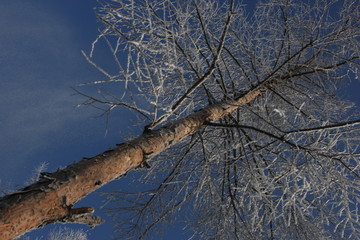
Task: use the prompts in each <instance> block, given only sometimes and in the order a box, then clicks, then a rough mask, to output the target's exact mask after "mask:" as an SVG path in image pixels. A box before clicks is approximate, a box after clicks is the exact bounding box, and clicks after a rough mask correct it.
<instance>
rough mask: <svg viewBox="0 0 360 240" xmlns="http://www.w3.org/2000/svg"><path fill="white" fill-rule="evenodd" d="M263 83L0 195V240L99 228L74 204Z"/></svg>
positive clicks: (247, 98) (89, 210) (252, 95)
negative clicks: (57, 229) (74, 225)
mask: <svg viewBox="0 0 360 240" xmlns="http://www.w3.org/2000/svg"><path fill="white" fill-rule="evenodd" d="M269 84H271V82H270V81H266V82H263V83H262V84H260V85H259V86H258V87H256V88H253V89H252V90H251V91H249V92H248V93H247V94H245V95H243V96H241V97H240V98H238V99H237V100H233V101H226V102H222V103H217V104H213V105H209V106H207V107H205V108H204V109H202V110H200V111H197V112H195V113H193V114H190V115H188V116H187V117H185V118H182V119H180V120H177V121H175V122H173V123H170V124H168V125H165V126H163V127H161V128H159V129H157V130H153V131H149V132H146V133H144V134H143V135H141V136H139V137H137V138H136V139H134V140H131V141H129V142H125V143H122V144H119V145H117V147H116V148H114V149H110V150H107V151H105V152H103V153H101V154H99V155H97V156H95V157H92V158H89V159H83V160H81V161H79V162H76V163H74V164H71V165H69V166H67V167H66V168H64V169H59V170H57V171H56V172H53V173H42V175H41V176H40V180H39V181H37V182H36V183H34V184H32V185H29V186H27V187H25V188H22V189H20V190H19V191H17V192H14V193H11V194H9V195H6V196H4V197H2V198H1V199H0V239H2V240H8V239H12V238H15V237H18V236H21V235H23V234H24V233H26V232H28V231H30V230H32V229H35V228H39V227H41V226H44V225H47V224H50V223H54V222H79V223H86V224H88V225H90V226H94V225H97V224H100V223H102V222H103V221H102V220H101V219H100V218H98V217H96V216H92V215H91V213H92V212H93V209H92V208H90V207H83V208H75V209H73V208H72V206H73V204H75V203H76V202H77V201H79V200H80V199H82V198H83V197H85V196H86V195H87V194H89V193H91V192H93V191H95V190H96V189H98V188H99V187H100V186H102V185H104V184H106V183H108V182H110V181H112V180H114V179H116V178H118V177H119V176H121V175H123V174H125V173H126V172H128V171H129V170H131V169H134V168H136V167H138V166H139V165H140V164H141V163H142V162H144V161H146V159H150V158H152V157H153V156H155V155H157V154H159V153H161V152H162V151H164V150H165V149H167V148H169V147H170V146H172V145H174V144H176V143H177V142H179V141H181V140H182V139H184V138H185V137H187V136H189V135H191V134H192V133H194V132H196V131H197V130H198V129H199V128H200V127H201V126H202V125H203V124H204V123H206V122H211V121H215V120H217V119H220V118H221V117H223V116H225V115H227V114H229V113H231V112H232V111H234V110H235V109H237V108H238V107H239V106H242V105H244V104H247V103H249V102H251V101H252V100H253V99H254V98H256V97H257V96H259V95H260V94H261V93H262V92H264V91H265V90H266V87H267V86H269Z"/></svg>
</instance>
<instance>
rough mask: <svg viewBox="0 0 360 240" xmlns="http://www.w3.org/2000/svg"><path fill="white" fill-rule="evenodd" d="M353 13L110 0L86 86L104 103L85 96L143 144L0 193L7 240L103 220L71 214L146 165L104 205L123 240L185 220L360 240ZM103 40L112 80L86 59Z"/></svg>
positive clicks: (226, 231) (339, 8)
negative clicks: (127, 125) (118, 114)
mask: <svg viewBox="0 0 360 240" xmlns="http://www.w3.org/2000/svg"><path fill="white" fill-rule="evenodd" d="M359 6H360V4H359V1H358V0H341V1H340V0H315V1H311V2H310V1H309V2H305V1H295V0H294V1H292V0H276V1H275V0H268V1H260V2H259V3H258V5H257V8H256V10H255V12H254V14H252V15H246V11H245V10H246V9H245V8H244V7H243V6H242V5H241V4H239V3H238V2H237V1H234V0H229V1H225V2H219V1H215V0H116V1H111V2H109V3H103V5H102V6H101V7H100V8H99V9H98V10H99V11H98V18H99V20H100V21H101V22H102V23H103V24H104V29H103V30H102V31H101V33H100V35H99V37H98V39H96V41H95V42H94V44H93V49H92V51H91V52H90V54H89V55H86V54H85V56H86V57H87V59H88V60H89V62H90V63H91V64H93V65H94V66H95V67H97V68H98V69H99V70H100V71H101V72H102V73H104V75H105V76H106V78H105V79H104V80H99V81H96V82H91V83H87V84H89V85H94V84H95V85H97V86H99V89H100V86H102V88H101V90H99V91H98V93H99V94H98V95H93V94H86V93H85V92H84V91H86V90H84V91H82V92H80V91H79V92H78V93H79V94H81V95H83V96H85V97H86V98H87V100H86V102H85V103H84V104H90V105H92V106H95V107H99V108H102V109H103V111H104V113H109V112H111V111H112V110H114V109H116V108H118V107H126V108H128V109H131V110H133V111H134V112H136V113H138V115H139V118H140V120H142V121H143V122H146V125H147V126H146V127H145V131H144V134H143V135H142V136H140V137H138V138H135V139H133V140H131V141H129V142H126V143H124V144H120V145H119V146H117V147H116V148H114V149H111V150H109V151H106V152H104V153H102V154H100V155H98V156H96V157H93V158H90V159H85V160H83V161H80V162H79V163H75V164H72V165H70V166H68V167H67V168H65V169H62V170H58V171H57V172H55V173H51V174H42V177H41V178H40V180H39V181H38V182H37V183H35V184H33V185H30V186H28V187H26V188H24V189H21V190H19V191H17V192H15V193H13V194H10V195H8V196H5V197H4V198H3V199H1V202H0V203H2V205H1V206H0V207H1V208H0V236H1V237H2V239H9V238H10V237H12V236H15V232H16V234H21V233H23V232H24V231H27V230H29V229H31V228H35V227H38V226H39V225H41V224H48V223H51V222H55V221H63V222H69V221H72V222H74V221H75V222H85V223H88V224H97V223H99V222H101V221H100V220H99V219H98V218H96V217H94V216H92V215H89V214H90V212H91V211H92V209H91V208H84V209H81V211H80V210H77V209H72V208H71V205H72V204H74V203H75V202H76V201H78V200H79V199H80V198H82V197H84V196H85V195H86V194H88V193H89V192H91V191H94V190H95V189H97V188H98V187H99V186H101V185H103V184H104V183H106V182H108V181H111V180H113V179H115V178H117V177H119V176H120V175H122V174H124V173H126V172H127V171H129V170H130V169H133V168H135V167H138V166H145V165H147V163H146V161H147V160H149V159H152V160H151V167H150V169H149V170H147V171H146V172H145V171H144V172H143V176H142V178H141V179H140V180H139V181H140V182H143V183H146V184H145V186H144V187H141V188H139V189H135V191H134V192H130V193H128V192H124V191H121V192H112V193H109V195H108V196H109V198H110V200H113V201H112V202H113V206H114V208H112V209H110V213H111V214H112V215H114V217H115V218H116V219H118V221H117V222H118V224H117V225H116V227H117V230H118V231H119V232H120V233H121V234H122V235H123V238H126V237H129V238H131V239H133V238H135V236H136V237H137V238H139V239H143V238H146V237H151V234H152V233H154V231H155V230H156V228H157V227H158V226H161V224H163V223H168V222H171V220H173V219H176V218H177V217H179V216H182V217H183V218H185V217H187V218H186V226H187V227H188V228H189V229H190V230H192V233H193V235H192V236H193V237H196V238H197V237H200V238H204V239H339V238H344V239H347V238H348V239H359V238H360V226H359V220H358V219H359V217H360V213H359V192H360V186H359V174H360V170H359V166H360V165H359V149H358V145H359V140H360V138H359V130H360V128H359V125H360V120H359V114H358V113H357V111H356V106H354V105H353V104H352V103H350V102H348V101H346V100H342V99H341V98H340V97H339V94H337V89H338V88H339V87H340V86H341V85H343V84H344V83H346V82H347V81H349V79H352V78H357V77H358V71H359V55H360V52H359V30H360V29H359V26H360V14H359ZM100 41H104V42H105V43H106V44H108V46H109V48H110V50H111V51H112V56H113V57H114V60H115V61H114V62H115V64H116V66H117V69H116V70H114V69H113V68H112V69H106V68H104V67H102V66H100V65H98V64H97V63H95V62H94V61H93V60H92V55H93V53H94V51H95V50H96V44H98V43H99V42H100ZM119 89H120V92H119ZM175 143H178V144H177V145H176V146H174V144H175ZM170 147H171V148H170ZM165 150H166V151H165ZM155 156H156V157H155ZM134 186H135V183H134ZM134 188H135V187H134ZM40 200H41V201H42V202H41V203H40V204H38V205H39V206H40V207H38V208H34V209H31V210H27V209H28V208H29V206H30V207H31V206H33V204H34V202H35V201H40ZM50 201H51V203H50ZM14 212H17V213H20V212H21V213H23V214H22V215H21V216H20V217H14V214H13V213H14ZM30 212H31V213H32V214H33V215H32V216H36V217H30V216H29V213H30ZM184 212H186V213H187V214H182V213H184ZM190 213H191V214H190ZM84 215H85V216H87V219H92V220H94V221H93V222H91V221H90V222H89V220H87V221H84V220H83V219H82V218H80V220H78V219H79V216H80V217H83V216H84ZM186 215H188V216H186ZM126 217H127V218H126ZM35 218H36V219H35ZM74 219H75V220H74ZM29 222H31V223H32V224H29ZM14 223H16V224H17V226H18V225H19V226H20V227H16V228H15V227H14ZM1 234H3V235H1Z"/></svg>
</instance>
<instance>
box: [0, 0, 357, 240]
mask: <svg viewBox="0 0 360 240" xmlns="http://www.w3.org/2000/svg"><path fill="white" fill-rule="evenodd" d="M96 4H97V3H96V1H95V0H65V1H58V0H32V1H21V0H2V1H1V2H0V9H1V10H2V11H1V12H2V14H1V15H0V30H1V34H0V46H1V52H0V74H1V80H0V111H1V113H0V132H1V134H0V156H1V159H0V163H1V168H0V181H1V182H0V188H1V189H13V190H14V189H16V188H18V187H19V186H23V185H24V184H25V183H26V182H27V181H29V178H30V177H31V175H32V172H33V170H34V168H35V167H36V166H38V165H40V164H41V163H43V162H46V163H47V164H48V171H54V170H56V168H57V167H64V166H66V165H68V164H69V163H72V162H74V161H77V160H80V159H81V158H82V157H84V156H93V155H96V154H97V153H100V152H102V151H104V150H106V149H107V148H109V147H111V146H113V145H115V143H119V142H122V141H123V140H124V138H126V137H128V136H131V135H134V134H136V133H138V132H139V130H138V129H136V128H135V127H133V126H134V124H133V123H132V122H131V121H130V119H131V116H127V114H128V113H127V112H123V113H122V114H119V113H117V114H116V113H115V114H113V115H112V116H111V121H110V124H109V126H108V127H109V132H108V134H107V135H105V128H106V125H105V119H104V118H95V117H96V116H97V115H98V114H99V112H97V111H95V109H92V108H84V107H83V108H76V107H75V106H76V105H77V104H79V103H81V100H82V99H81V98H79V97H78V96H72V94H73V93H74V91H73V90H72V89H71V87H74V86H76V85H77V84H79V83H83V82H88V81H94V80H99V79H102V75H100V74H99V73H98V72H97V70H95V69H94V68H93V67H92V66H90V65H89V64H88V63H87V62H86V60H85V59H84V57H83V56H82V54H81V50H85V52H88V51H89V49H90V45H91V43H92V41H93V40H94V39H95V38H96V36H97V33H98V30H97V28H98V23H97V22H96V18H95V15H94V11H93V7H94V6H96ZM100 51H101V49H100ZM104 51H105V50H104ZM359 85H360V84H359V82H355V81H354V82H353V85H352V88H351V89H352V92H351V93H352V96H351V98H352V99H353V100H356V101H357V102H360V97H359V96H360V95H359V94H358V91H359V89H360V86H359ZM349 97H350V96H349ZM120 115H121V116H120ZM128 130H129V131H130V133H129V131H128ZM121 184H122V182H121V181H116V182H114V183H111V184H109V185H107V186H106V187H105V189H101V190H106V189H107V190H111V189H115V188H118V189H119V188H121V186H122V185H121ZM102 204H103V202H102V198H100V197H99V195H98V194H96V193H95V194H91V195H90V196H88V197H87V198H86V199H84V200H83V201H81V202H80V203H79V206H94V207H95V208H97V209H96V213H98V214H100V215H101V216H102V217H104V218H105V219H106V220H108V221H110V219H108V218H107V217H106V216H104V215H103V214H102V211H101V209H99V207H100V206H102ZM59 226H61V227H63V226H62V225H60V224H57V225H55V227H59ZM79 226H80V225H68V227H79ZM53 227H54V225H53V226H48V227H45V228H43V229H41V230H36V231H33V232H31V233H30V234H28V235H26V236H30V239H31V240H33V239H36V237H40V236H44V237H45V239H46V238H47V232H48V231H49V230H51V229H52V228H53ZM81 227H83V228H84V229H85V230H86V231H88V228H87V227H86V226H81ZM88 234H89V239H91V240H95V239H110V236H111V225H110V224H103V225H102V226H99V227H96V228H95V229H93V230H90V231H88ZM169 237H170V235H169ZM184 238H185V237H184V236H182V235H181V233H179V232H177V233H176V234H173V235H172V236H171V239H184ZM169 239H170V238H169Z"/></svg>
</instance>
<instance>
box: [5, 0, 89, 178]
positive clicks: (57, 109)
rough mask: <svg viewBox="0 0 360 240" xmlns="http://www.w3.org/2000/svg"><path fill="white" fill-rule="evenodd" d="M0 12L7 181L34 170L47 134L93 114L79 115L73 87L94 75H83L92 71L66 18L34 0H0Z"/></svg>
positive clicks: (45, 142)
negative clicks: (34, 160) (30, 168)
mask: <svg viewBox="0 0 360 240" xmlns="http://www.w3.org/2000/svg"><path fill="white" fill-rule="evenodd" d="M0 9H1V10H2V11H1V12H2V14H1V15H0V30H1V32H2V34H1V35H0V46H1V52H0V76H1V78H0V133H1V134H0V156H2V157H1V159H0V163H1V168H0V179H2V180H3V181H5V180H6V179H4V178H7V177H8V176H11V175H14V174H15V173H16V172H18V173H20V172H21V169H22V167H24V166H31V165H32V164H31V163H30V164H29V163H27V162H26V161H30V160H29V159H30V157H29V156H31V154H34V153H35V152H37V151H39V150H40V149H44V148H46V146H47V144H48V143H49V138H51V136H49V135H50V134H49V133H54V132H58V135H60V133H59V132H61V131H63V129H64V128H66V126H69V125H72V124H75V123H78V122H81V121H83V120H85V119H88V118H89V114H90V113H89V112H87V114H84V112H83V111H82V112H79V111H75V109H74V107H73V106H75V105H76V103H79V99H78V98H76V97H71V96H70V95H71V93H72V90H71V89H70V88H69V86H74V85H76V84H77V83H78V82H79V79H80V78H85V79H87V80H88V79H91V78H92V76H93V73H91V72H89V71H83V70H84V69H88V70H90V69H91V67H90V66H88V65H87V63H86V62H85V60H84V59H83V57H82V56H81V53H80V49H78V46H79V45H78V43H77V40H78V39H76V38H77V36H79V35H74V32H75V29H73V28H72V25H71V22H70V21H68V20H67V19H66V16H65V15H62V14H61V13H57V12H55V11H54V10H53V9H47V8H46V7H44V6H41V5H40V4H36V1H35V3H34V2H30V1H2V2H1V3H0ZM63 134H66V131H64V133H63ZM39 161H44V160H39ZM26 168H27V167H26ZM29 172H31V171H29Z"/></svg>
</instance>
